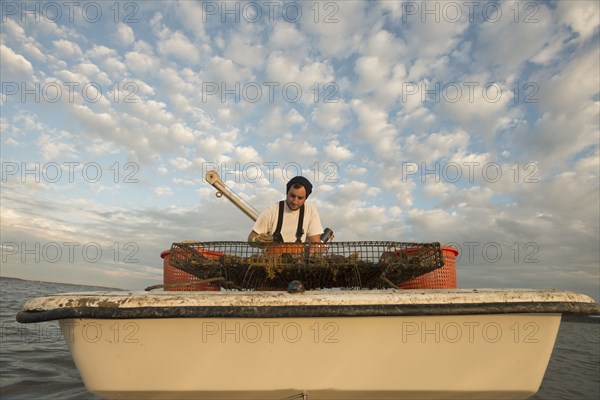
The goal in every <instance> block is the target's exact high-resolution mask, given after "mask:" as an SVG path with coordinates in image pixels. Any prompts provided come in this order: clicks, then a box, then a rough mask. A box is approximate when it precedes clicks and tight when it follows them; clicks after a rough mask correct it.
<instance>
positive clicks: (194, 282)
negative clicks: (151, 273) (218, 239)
mask: <svg viewBox="0 0 600 400" xmlns="http://www.w3.org/2000/svg"><path fill="white" fill-rule="evenodd" d="M198 251H200V249H199V250H198ZM203 253H205V255H207V256H208V257H211V256H215V257H216V256H217V254H216V253H217V252H210V251H206V250H205V251H203ZM211 253H215V254H211ZM170 254H171V250H165V251H163V252H162V253H160V257H161V258H162V259H163V260H164V261H163V268H164V275H163V285H164V290H165V291H200V290H203V291H218V290H221V288H220V287H219V286H216V285H213V284H211V283H206V282H202V280H201V279H200V278H198V277H197V276H195V275H192V274H188V273H187V272H184V271H182V270H180V269H179V268H175V267H173V266H171V263H170V262H169V255H170ZM220 255H222V254H220V253H219V256H220Z"/></svg>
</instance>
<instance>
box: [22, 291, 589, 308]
mask: <svg viewBox="0 0 600 400" xmlns="http://www.w3.org/2000/svg"><path fill="white" fill-rule="evenodd" d="M517 302H518V303H524V302H525V303H526V302H532V303H533V302H542V303H543V302H572V303H591V304H593V303H594V300H593V299H592V298H591V297H589V296H586V295H583V294H579V293H573V292H567V291H560V290H531V289H449V290H439V289H434V290H369V291H343V290H315V291H308V292H305V293H302V294H289V293H286V292H253V291H241V292H235V291H221V292H154V293H148V292H127V291H122V292H79V293H64V294H56V295H50V296H44V297H38V298H34V299H32V300H30V301H28V302H27V303H26V304H25V305H24V306H23V311H47V310H55V309H60V308H80V307H91V308H120V309H123V308H137V307H198V306H202V307H219V306H232V307H264V306H271V307H272V306H341V305H354V306H356V305H426V304H478V303H517Z"/></svg>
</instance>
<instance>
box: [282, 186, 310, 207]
mask: <svg viewBox="0 0 600 400" xmlns="http://www.w3.org/2000/svg"><path fill="white" fill-rule="evenodd" d="M305 201H306V189H305V188H304V186H300V188H298V189H296V188H294V187H291V188H290V191H289V192H288V194H287V197H286V199H285V202H286V204H287V206H288V207H289V208H290V210H294V211H295V210H298V209H299V208H300V207H302V204H304V202H305Z"/></svg>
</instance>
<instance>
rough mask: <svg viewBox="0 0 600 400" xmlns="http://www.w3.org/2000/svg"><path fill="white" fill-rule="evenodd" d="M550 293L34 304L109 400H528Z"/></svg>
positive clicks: (118, 297)
mask: <svg viewBox="0 0 600 400" xmlns="http://www.w3.org/2000/svg"><path fill="white" fill-rule="evenodd" d="M598 310H599V309H598V305H597V304H596V303H595V302H594V300H593V299H591V298H590V297H588V296H585V295H581V294H576V293H571V292H564V291H554V290H515V289H510V290H508V289H478V290H472V289H471V290H469V289H436V290H396V289H390V290H353V291H344V290H314V291H306V292H304V293H296V294H290V293H287V292H275V291H273V292H267V291H264V292H260V291H215V292H90V293H73V294H59V295H52V296H46V297H39V298H35V299H32V300H30V301H29V302H27V303H26V304H25V305H24V307H23V309H22V311H21V312H20V313H19V314H18V316H17V319H18V321H20V322H22V323H30V322H41V321H49V320H58V321H59V322H60V326H61V329H62V333H63V336H64V338H65V340H66V342H67V344H68V346H69V348H70V351H71V354H72V356H73V359H74V360H75V364H76V366H77V368H78V370H79V372H80V374H81V377H82V379H83V382H84V384H85V386H86V387H87V389H88V390H89V391H91V392H92V393H94V394H96V395H98V396H100V397H103V398H106V399H293V398H297V399H310V400H317V399H371V400H376V399H386V400H387V399H526V398H528V397H530V396H532V395H533V394H534V393H535V392H536V391H537V390H538V388H539V386H540V384H541V381H542V378H543V376H544V373H545V370H546V367H547V365H548V361H549V358H550V355H551V353H552V348H553V346H554V341H555V339H556V335H557V332H558V328H559V325H560V321H561V315H562V314H598Z"/></svg>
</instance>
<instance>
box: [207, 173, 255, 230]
mask: <svg viewBox="0 0 600 400" xmlns="http://www.w3.org/2000/svg"><path fill="white" fill-rule="evenodd" d="M206 181H207V182H208V183H210V184H211V185H212V186H213V187H214V188H215V189H217V197H221V196H223V195H225V197H227V198H228V199H229V200H230V201H231V202H232V203H233V204H235V205H236V206H237V207H238V208H239V209H240V210H242V212H243V213H244V214H246V215H247V216H249V217H250V218H251V219H252V220H253V221H256V219H257V218H258V215H256V213H255V212H254V211H252V210H251V209H250V208H248V206H247V205H246V204H244V203H243V202H242V201H241V200H240V199H239V198H237V197H236V196H235V195H234V194H233V193H232V192H231V191H230V190H229V189H227V187H226V186H225V184H224V183H223V181H222V180H221V177H219V174H218V173H217V172H216V171H208V172H207V173H206Z"/></svg>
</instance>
